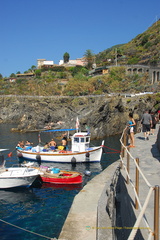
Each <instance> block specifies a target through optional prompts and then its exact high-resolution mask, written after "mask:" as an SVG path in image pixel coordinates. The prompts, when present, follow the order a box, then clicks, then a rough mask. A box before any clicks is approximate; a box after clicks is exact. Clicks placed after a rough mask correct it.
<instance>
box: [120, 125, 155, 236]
mask: <svg viewBox="0 0 160 240" xmlns="http://www.w3.org/2000/svg"><path fill="white" fill-rule="evenodd" d="M120 142H121V154H120V159H121V168H122V167H123V168H124V169H125V171H126V174H127V177H126V183H127V184H129V183H130V184H131V186H132V187H133V190H134V195H135V209H138V208H140V213H139V215H138V217H137V220H136V222H135V224H134V226H133V227H132V230H131V232H130V235H129V237H128V240H133V239H134V237H135V235H136V233H137V230H138V229H140V223H141V221H142V219H143V220H144V223H145V225H146V229H147V230H148V240H151V239H154V240H159V192H160V191H159V189H160V188H159V186H158V185H156V186H152V185H151V184H150V183H149V182H148V180H147V179H146V177H145V176H144V174H143V172H142V170H141V169H140V167H139V158H136V159H135V158H134V157H133V156H132V155H131V153H130V148H129V147H128V146H127V133H126V129H124V131H123V133H122V136H121V139H120ZM130 160H132V161H133V163H134V166H135V173H136V174H135V179H131V176H130ZM125 161H127V162H126V163H125ZM140 175H141V177H142V179H143V180H144V182H145V184H146V186H148V188H149V191H148V194H147V196H146V199H145V201H144V203H143V205H142V203H141V201H140V198H139V182H140V181H139V178H140ZM153 194H154V226H153V227H151V223H149V221H148V219H147V218H146V215H145V212H146V209H147V207H148V204H149V202H150V199H151V196H153Z"/></svg>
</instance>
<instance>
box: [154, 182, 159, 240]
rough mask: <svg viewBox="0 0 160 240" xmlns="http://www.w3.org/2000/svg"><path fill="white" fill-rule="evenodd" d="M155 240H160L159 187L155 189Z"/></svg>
mask: <svg viewBox="0 0 160 240" xmlns="http://www.w3.org/2000/svg"><path fill="white" fill-rule="evenodd" d="M154 191H155V192H154V240H159V186H158V185H156V186H155V188H154Z"/></svg>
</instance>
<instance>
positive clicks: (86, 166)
mask: <svg viewBox="0 0 160 240" xmlns="http://www.w3.org/2000/svg"><path fill="white" fill-rule="evenodd" d="M13 127H16V126H14V125H9V124H1V125H0V133H1V140H0V148H7V149H8V150H7V151H5V152H4V156H5V160H6V167H10V166H12V165H14V164H19V159H18V158H17V155H16V148H15V147H16V145H17V143H18V141H22V140H24V141H26V140H29V141H31V142H32V143H34V145H36V144H38V133H37V132H34V133H33V132H32V133H18V132H14V133H12V132H10V129H11V128H13ZM52 137H53V133H52V135H49V136H48V135H45V134H44V135H43V141H44V142H47V141H49V140H50V139H51V138H52ZM119 137H120V136H118V135H117V136H112V137H107V138H106V139H105V146H108V147H109V148H110V149H116V150H120V142H119ZM101 142H102V139H100V140H94V141H92V144H93V145H100V144H101ZM10 152H12V157H8V153H10ZM109 152H111V153H109ZM118 159H119V154H118V153H113V151H112V150H111V151H110V150H109V149H107V153H103V156H102V159H101V162H100V163H83V164H81V163H78V164H76V165H72V164H70V163H67V164H65V163H61V164H60V163H45V165H46V166H48V167H56V168H60V169H62V170H70V171H78V172H81V173H83V184H80V185H76V186H66V185H63V186H58V185H53V184H46V183H45V184H44V183H43V184H42V183H41V182H40V180H39V179H37V180H36V181H35V182H34V184H33V185H32V187H30V188H29V189H14V190H13V189H12V190H0V220H1V221H0V231H1V240H11V239H12V240H17V239H19V240H26V239H32V240H41V239H45V238H46V239H49V238H54V237H55V238H57V237H58V236H59V233H60V231H61V228H62V226H63V224H64V221H65V219H66V216H67V214H68V211H69V209H70V207H71V204H72V202H73V200H74V197H75V195H76V194H77V193H78V192H79V191H80V190H81V189H82V187H83V186H84V185H85V184H86V183H87V182H88V181H90V180H91V179H92V178H93V177H94V176H96V175H97V174H99V173H100V172H101V171H103V169H105V168H106V167H107V166H109V165H110V164H111V163H113V162H115V161H117V160H118ZM85 171H90V172H91V175H89V176H87V175H85V174H84V173H85ZM6 222H8V223H10V224H12V225H9V224H7V223H6ZM15 226H18V227H20V228H23V229H26V230H27V231H28V232H25V231H23V230H22V229H19V228H16V227H15ZM31 232H33V233H35V234H33V233H31ZM41 235H42V236H41ZM43 236H46V237H43Z"/></svg>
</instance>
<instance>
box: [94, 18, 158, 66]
mask: <svg viewBox="0 0 160 240" xmlns="http://www.w3.org/2000/svg"><path fill="white" fill-rule="evenodd" d="M116 55H117V62H118V64H143V65H150V66H160V20H158V21H157V22H156V23H154V24H153V25H152V26H151V27H149V28H148V29H147V30H146V31H145V32H143V33H142V34H139V35H138V36H136V37H135V38H134V39H132V40H131V41H130V42H128V43H126V44H121V45H116V46H113V47H112V48H109V49H107V50H104V51H103V52H100V53H99V54H97V55H96V62H97V65H98V66H102V65H103V66H104V65H111V64H114V63H115V56H116Z"/></svg>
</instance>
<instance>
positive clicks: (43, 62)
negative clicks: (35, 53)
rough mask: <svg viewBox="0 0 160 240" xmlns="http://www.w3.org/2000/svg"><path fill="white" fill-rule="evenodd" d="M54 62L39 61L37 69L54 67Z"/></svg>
mask: <svg viewBox="0 0 160 240" xmlns="http://www.w3.org/2000/svg"><path fill="white" fill-rule="evenodd" d="M53 66H54V61H47V60H46V59H37V68H38V69H40V68H42V67H53Z"/></svg>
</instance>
